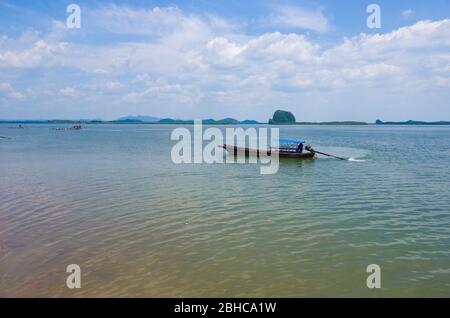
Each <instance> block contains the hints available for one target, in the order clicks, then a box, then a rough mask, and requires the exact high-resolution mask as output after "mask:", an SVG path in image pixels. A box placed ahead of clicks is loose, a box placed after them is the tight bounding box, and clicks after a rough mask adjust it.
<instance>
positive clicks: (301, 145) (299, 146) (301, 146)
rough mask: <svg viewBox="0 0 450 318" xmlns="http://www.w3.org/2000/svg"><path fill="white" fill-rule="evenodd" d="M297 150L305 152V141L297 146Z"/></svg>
mask: <svg viewBox="0 0 450 318" xmlns="http://www.w3.org/2000/svg"><path fill="white" fill-rule="evenodd" d="M297 152H299V153H302V152H303V143H302V142H301V143H299V144H298V146H297Z"/></svg>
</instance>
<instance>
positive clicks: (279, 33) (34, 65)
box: [0, 0, 450, 122]
mask: <svg viewBox="0 0 450 318" xmlns="http://www.w3.org/2000/svg"><path fill="white" fill-rule="evenodd" d="M71 3H74V4H77V5H78V6H79V7H80V9H81V12H80V18H81V24H80V28H69V27H68V24H67V19H68V17H69V15H70V13H68V12H67V7H68V5H69V4H71ZM372 3H375V4H377V5H378V6H379V8H380V18H381V20H380V21H381V27H380V28H369V27H368V25H367V18H368V17H369V16H370V15H371V12H369V13H368V12H367V11H366V9H367V6H368V5H369V4H372ZM277 109H283V110H288V111H292V112H293V113H294V114H295V116H296V118H297V120H298V121H334V120H361V121H368V122H373V121H375V120H376V119H382V120H408V119H416V120H429V121H432V120H450V1H448V0H432V1H422V0H409V1H404V0H397V1H391V0H373V1H361V0H358V1H357V0H346V1H341V0H329V1H325V0H317V1H313V0H307V1H300V0H299V1H269V0H259V1H256V0H248V1H237V0H214V1H213V0H195V1H194V0H191V1H189V0H184V1H152V0H145V1H144V0H135V1H94V0H92V1H78V0H71V1H62V0H39V1H29V0H22V1H12V0H0V118H1V119H56V118H58V119H88V118H89V119H104V120H109V119H115V118H118V117H122V116H127V115H150V116H157V117H161V118H166V117H171V118H177V119H201V118H203V119H205V118H215V119H220V118H225V117H234V118H237V119H241V120H242V119H256V120H261V121H267V119H268V118H270V117H271V115H272V114H273V112H274V111H275V110H277Z"/></svg>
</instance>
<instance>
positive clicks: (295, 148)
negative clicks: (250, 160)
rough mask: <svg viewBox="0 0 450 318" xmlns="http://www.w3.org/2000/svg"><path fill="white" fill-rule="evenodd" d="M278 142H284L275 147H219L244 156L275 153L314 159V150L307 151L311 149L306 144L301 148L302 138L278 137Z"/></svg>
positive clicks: (280, 155) (286, 156) (279, 155)
mask: <svg viewBox="0 0 450 318" xmlns="http://www.w3.org/2000/svg"><path fill="white" fill-rule="evenodd" d="M279 142H280V143H282V144H284V145H283V147H278V148H275V149H272V148H271V149H267V150H266V149H264V150H263V149H252V148H243V147H238V146H235V145H227V144H223V145H220V146H219V147H220V148H223V149H225V150H226V151H227V152H228V153H230V154H233V155H234V156H237V155H245V156H247V157H248V156H258V157H259V156H273V155H277V154H278V157H279V158H296V159H314V158H315V157H316V154H315V152H313V151H308V149H312V148H311V146H309V145H308V146H306V148H305V149H306V151H305V150H303V144H304V143H305V141H304V140H288V139H280V140H279Z"/></svg>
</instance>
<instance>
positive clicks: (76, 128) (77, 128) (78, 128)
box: [53, 124, 81, 130]
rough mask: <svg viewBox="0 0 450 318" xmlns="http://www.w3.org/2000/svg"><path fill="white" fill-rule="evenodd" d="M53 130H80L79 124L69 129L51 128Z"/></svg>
mask: <svg viewBox="0 0 450 318" xmlns="http://www.w3.org/2000/svg"><path fill="white" fill-rule="evenodd" d="M53 130H81V124H76V125H74V126H73V127H70V128H53Z"/></svg>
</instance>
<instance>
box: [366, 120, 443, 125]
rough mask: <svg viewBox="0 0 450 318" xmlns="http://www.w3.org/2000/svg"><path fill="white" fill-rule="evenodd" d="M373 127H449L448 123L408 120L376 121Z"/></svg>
mask: <svg viewBox="0 0 450 318" xmlns="http://www.w3.org/2000/svg"><path fill="white" fill-rule="evenodd" d="M375 125H450V121H419V120H408V121H386V122H384V121H381V120H379V119H377V120H376V121H375Z"/></svg>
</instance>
